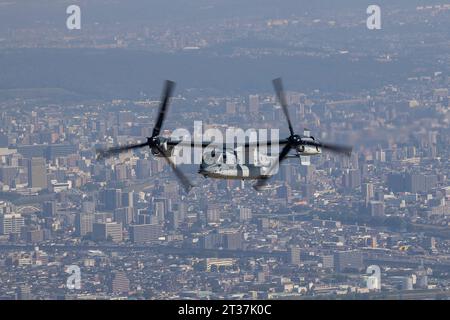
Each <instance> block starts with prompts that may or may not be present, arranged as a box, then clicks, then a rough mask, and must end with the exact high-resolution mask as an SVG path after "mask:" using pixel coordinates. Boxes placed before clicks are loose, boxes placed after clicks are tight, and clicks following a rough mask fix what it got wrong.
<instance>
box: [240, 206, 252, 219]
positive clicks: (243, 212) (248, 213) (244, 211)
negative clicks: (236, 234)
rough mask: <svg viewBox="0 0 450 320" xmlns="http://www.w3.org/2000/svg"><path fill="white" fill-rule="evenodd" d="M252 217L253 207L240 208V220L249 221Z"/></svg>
mask: <svg viewBox="0 0 450 320" xmlns="http://www.w3.org/2000/svg"><path fill="white" fill-rule="evenodd" d="M251 219H252V209H250V208H239V220H240V221H249V220H251Z"/></svg>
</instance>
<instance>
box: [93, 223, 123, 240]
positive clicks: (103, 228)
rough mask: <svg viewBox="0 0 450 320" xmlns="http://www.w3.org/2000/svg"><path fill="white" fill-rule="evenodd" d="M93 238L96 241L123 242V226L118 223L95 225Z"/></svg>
mask: <svg viewBox="0 0 450 320" xmlns="http://www.w3.org/2000/svg"><path fill="white" fill-rule="evenodd" d="M92 238H93V240H94V241H112V242H122V240H123V234H122V224H121V223H117V222H106V223H94V224H93V226H92Z"/></svg>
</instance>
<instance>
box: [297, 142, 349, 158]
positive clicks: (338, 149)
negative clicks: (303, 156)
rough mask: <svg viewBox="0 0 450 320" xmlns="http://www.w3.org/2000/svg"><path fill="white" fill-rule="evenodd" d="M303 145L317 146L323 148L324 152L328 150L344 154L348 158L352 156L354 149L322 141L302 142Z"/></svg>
mask: <svg viewBox="0 0 450 320" xmlns="http://www.w3.org/2000/svg"><path fill="white" fill-rule="evenodd" d="M302 144H305V145H308V146H315V147H319V148H322V149H324V150H328V151H331V152H334V153H339V154H344V155H346V156H351V154H352V150H353V147H351V146H346V145H341V144H333V143H325V142H320V141H308V140H302Z"/></svg>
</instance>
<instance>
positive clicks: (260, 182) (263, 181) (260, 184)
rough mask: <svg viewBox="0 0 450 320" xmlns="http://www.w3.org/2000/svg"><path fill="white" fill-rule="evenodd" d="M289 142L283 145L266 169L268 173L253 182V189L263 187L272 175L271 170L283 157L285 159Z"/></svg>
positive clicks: (289, 145) (288, 149)
mask: <svg viewBox="0 0 450 320" xmlns="http://www.w3.org/2000/svg"><path fill="white" fill-rule="evenodd" d="M291 148H292V146H291V144H289V143H288V144H287V145H285V146H284V148H283V150H281V152H280V154H279V156H278V159H277V160H275V162H274V163H273V164H272V166H271V167H270V169H269V170H268V171H267V173H268V175H266V176H262V177H260V178H259V179H258V181H257V182H256V183H255V185H254V186H253V188H255V190H257V191H259V190H261V188H262V187H264V186H265V185H266V184H267V181H268V180H269V179H270V178H271V177H273V174H272V171H273V170H274V169H275V167H276V166H278V165H279V164H280V163H281V162H282V161H283V160H284V159H286V157H287V155H288V153H289V151H291Z"/></svg>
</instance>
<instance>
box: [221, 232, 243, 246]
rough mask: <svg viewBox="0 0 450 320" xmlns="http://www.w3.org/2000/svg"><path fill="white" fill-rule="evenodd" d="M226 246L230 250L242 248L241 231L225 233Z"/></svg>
mask: <svg viewBox="0 0 450 320" xmlns="http://www.w3.org/2000/svg"><path fill="white" fill-rule="evenodd" d="M223 239H224V241H223V243H224V247H225V248H226V249H228V250H240V249H242V247H243V241H242V234H241V232H239V231H233V232H225V233H223Z"/></svg>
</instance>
